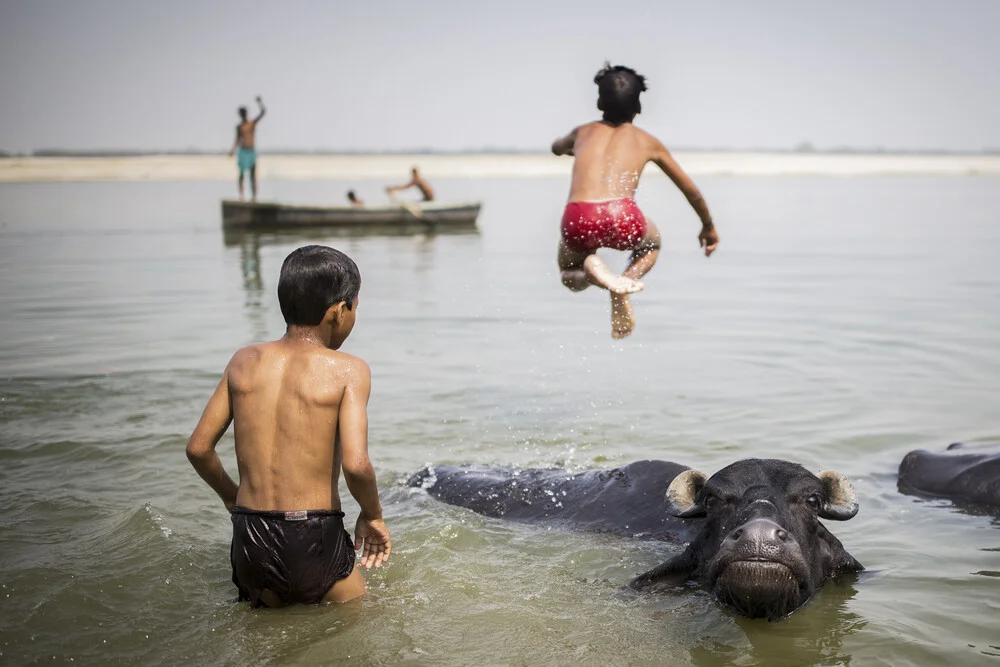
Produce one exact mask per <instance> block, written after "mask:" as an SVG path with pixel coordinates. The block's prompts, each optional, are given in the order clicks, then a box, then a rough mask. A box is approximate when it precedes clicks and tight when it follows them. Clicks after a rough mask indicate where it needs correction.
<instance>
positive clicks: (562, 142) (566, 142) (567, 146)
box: [552, 127, 580, 155]
mask: <svg viewBox="0 0 1000 667" xmlns="http://www.w3.org/2000/svg"><path fill="white" fill-rule="evenodd" d="M579 129H580V128H578V127H574V128H573V131H572V132H570V133H569V134H567V135H566V136H565V137H560V138H558V139H556V140H555V141H553V142H552V152H553V153H554V154H556V155H572V154H573V146H575V145H576V134H577V130H579Z"/></svg>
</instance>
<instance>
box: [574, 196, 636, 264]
mask: <svg viewBox="0 0 1000 667" xmlns="http://www.w3.org/2000/svg"><path fill="white" fill-rule="evenodd" d="M645 235H646V217H645V216H644V215H643V214H642V211H640V210H639V206H638V205H637V204H636V203H635V200H633V199H612V200H609V201H574V202H570V203H568V204H566V210H565V211H564V212H563V217H562V238H563V241H564V242H565V243H566V246H567V247H568V248H569V249H570V250H576V251H579V252H594V251H595V250H597V249H598V248H614V249H615V250H635V249H636V248H638V247H639V243H640V242H641V241H642V237H643V236H645Z"/></svg>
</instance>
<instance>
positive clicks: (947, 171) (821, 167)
mask: <svg viewBox="0 0 1000 667" xmlns="http://www.w3.org/2000/svg"><path fill="white" fill-rule="evenodd" d="M675 157H676V158H677V160H678V161H679V162H680V163H681V165H682V166H683V167H684V169H685V170H686V171H687V172H688V173H690V174H692V175H706V174H710V175H731V176H778V175H827V176H870V175H927V176H998V175H1000V156H994V155H883V154H874V155H853V154H852V155H828V154H827V155H824V154H800V153H735V152H732V153H730V152H725V153H723V152H681V151H678V152H677V153H675ZM415 164H416V165H419V166H420V168H421V170H422V171H423V172H424V173H425V175H427V176H428V177H429V178H497V177H500V178H503V177H525V176H566V175H568V174H569V171H570V167H571V165H572V161H571V160H569V159H566V158H557V157H554V156H549V155H316V156H309V155H267V154H265V155H262V156H261V157H260V162H259V167H258V170H259V171H258V174H259V177H260V178H262V179H275V180H324V179H340V180H354V181H356V180H386V179H389V180H391V179H396V180H399V179H400V178H402V177H405V176H406V175H407V172H408V170H409V169H410V167H411V166H412V165H415ZM235 175H236V166H235V162H234V160H232V159H230V158H227V157H224V156H214V155H191V156H187V155H179V156H178V155H158V156H146V157H114V158H103V157H101V158H6V159H0V182H5V183H17V182H22V183H27V182H51V181H67V182H71V181H230V180H233V178H234V177H235Z"/></svg>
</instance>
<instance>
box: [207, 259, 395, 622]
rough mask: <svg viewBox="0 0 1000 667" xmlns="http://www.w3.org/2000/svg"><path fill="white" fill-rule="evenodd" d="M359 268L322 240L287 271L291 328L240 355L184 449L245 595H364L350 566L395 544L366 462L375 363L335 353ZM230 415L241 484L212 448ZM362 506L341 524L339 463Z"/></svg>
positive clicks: (351, 314) (284, 298)
mask: <svg viewBox="0 0 1000 667" xmlns="http://www.w3.org/2000/svg"><path fill="white" fill-rule="evenodd" d="M360 289H361V275H360V273H359V272H358V267H357V265H355V263H354V262H353V261H352V260H351V258H350V257H348V256H347V255H345V254H343V253H341V252H339V251H337V250H334V249H332V248H327V247H323V246H316V245H311V246H306V247H303V248H299V249H298V250H295V251H294V252H292V253H291V254H290V255H289V256H288V257H287V258H286V259H285V262H284V264H283V265H282V267H281V276H280V278H279V279H278V303H279V304H280V306H281V314H282V316H284V318H285V322H286V323H287V325H288V326H287V329H286V332H285V335H284V336H283V337H282V338H281V339H280V340H276V341H273V342H270V343H263V344H260V345H251V346H249V347H245V348H243V349H241V350H239V351H237V352H236V354H235V355H233V358H232V359H231V360H230V361H229V365H228V366H226V370H225V372H224V373H223V376H222V380H221V381H220V382H219V386H218V387H216V389H215V393H214V394H212V397H211V398H210V399H209V401H208V405H207V406H206V407H205V412H204V413H203V414H202V416H201V421H199V422H198V425H197V427H195V429H194V433H192V434H191V439H190V440H189V441H188V445H187V457H188V460H190V461H191V464H192V465H193V466H194V468H195V470H197V471H198V474H199V475H200V476H201V478H202V479H204V480H205V481H206V482H207V483H208V485H209V486H211V487H212V488H213V489H214V490H215V492H216V493H217V494H219V497H220V498H222V502H223V503H224V504H225V506H226V508H227V509H228V510H230V512H231V513H232V523H233V541H232V547H231V550H230V560H231V562H232V567H233V583H234V584H236V586H237V588H238V589H239V597H240V600H249V601H250V602H251V603H252V604H253V605H254V606H255V607H257V606H268V607H276V606H281V605H284V604H291V603H305V604H311V603H317V602H346V601H347V600H351V599H353V598H356V597H358V596H360V595H362V594H363V593H364V592H365V588H366V584H365V578H364V576H363V575H362V574H361V571H360V570H359V569H358V568H356V567H355V566H354V551H355V550H357V549H361V548H362V545H363V546H364V551H363V552H362V555H361V564H362V565H363V566H365V567H366V568H369V569H371V567H372V566H374V567H376V568H377V567H381V565H382V563H383V562H385V561H386V560H387V559H388V558H389V553H390V551H391V549H392V545H391V542H390V539H389V530H388V528H386V525H385V522H384V521H383V520H382V506H381V504H380V502H379V495H378V488H377V487H376V484H375V470H374V468H373V467H372V463H371V460H370V459H369V458H368V413H367V405H368V395H369V393H370V391H371V371H370V370H369V368H368V365H367V364H366V363H365V362H364V361H362V360H361V359H359V358H357V357H354V356H351V355H350V354H346V353H344V352H339V351H337V350H338V348H339V347H340V346H341V344H342V343H343V342H344V340H346V339H347V337H348V336H349V335H350V333H351V329H352V328H353V327H354V319H355V317H356V315H357V309H358V292H359V291H360ZM230 423H232V424H233V427H234V435H235V440H236V461H237V464H238V466H239V479H240V482H239V484H236V483H235V482H234V481H233V480H232V479H231V478H230V477H229V475H228V474H226V471H225V469H224V468H223V467H222V462H221V461H220V459H219V456H218V454H216V452H215V447H216V444H217V443H218V442H219V439H220V438H221V437H222V435H223V434H224V433H225V432H226V429H228V428H229V424H230ZM341 469H343V471H344V481H345V482H346V483H347V488H348V490H349V491H350V493H351V495H352V496H354V499H355V500H357V502H358V504H359V505H360V506H361V514H360V515H359V516H358V521H357V524H356V526H355V529H354V540H353V543H352V540H351V536H350V535H348V534H347V531H346V530H344V513H343V512H342V511H341V505H340V489H339V486H340V471H341Z"/></svg>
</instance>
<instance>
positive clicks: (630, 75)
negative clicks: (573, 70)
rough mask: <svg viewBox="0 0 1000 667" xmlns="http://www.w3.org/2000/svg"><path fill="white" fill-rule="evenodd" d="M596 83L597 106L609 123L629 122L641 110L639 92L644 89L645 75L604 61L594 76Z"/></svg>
mask: <svg viewBox="0 0 1000 667" xmlns="http://www.w3.org/2000/svg"><path fill="white" fill-rule="evenodd" d="M594 83H596V84H597V108H598V109H600V110H601V111H603V112H604V120H606V121H608V122H609V123H631V122H632V119H633V118H635V116H636V114H637V113H639V112H640V111H642V105H641V104H639V93H641V92H643V91H644V90H646V77H644V76H643V75H641V74H639V73H638V72H636V71H635V70H634V69H632V68H631V67H625V66H623V65H615V66H614V67H612V66H611V63H610V62H608V61H605V62H604V69H602V70H601V71H600V72H598V73H597V75H596V76H594Z"/></svg>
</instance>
